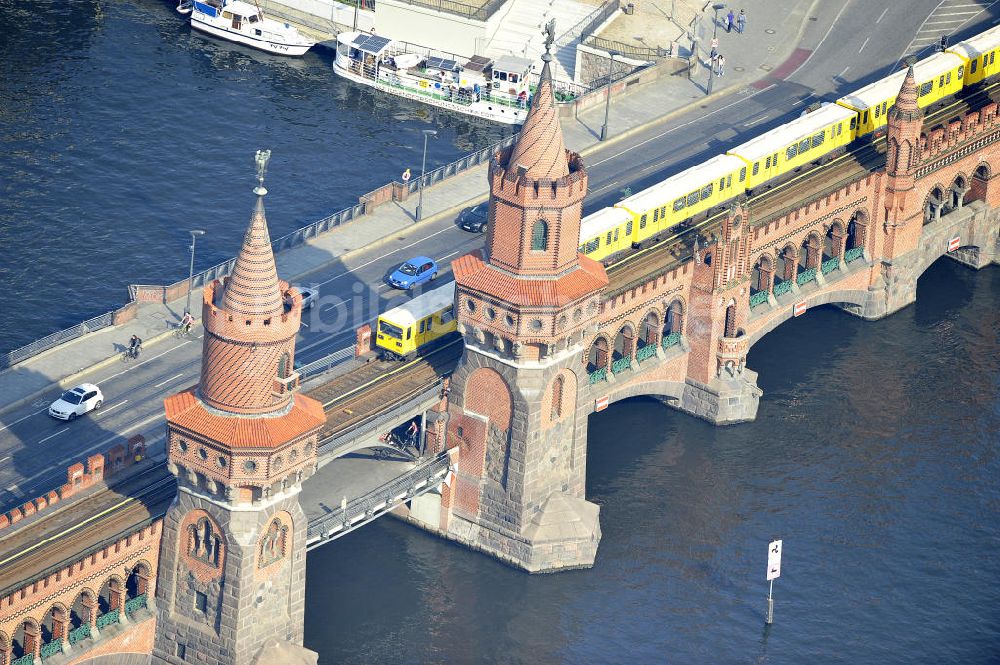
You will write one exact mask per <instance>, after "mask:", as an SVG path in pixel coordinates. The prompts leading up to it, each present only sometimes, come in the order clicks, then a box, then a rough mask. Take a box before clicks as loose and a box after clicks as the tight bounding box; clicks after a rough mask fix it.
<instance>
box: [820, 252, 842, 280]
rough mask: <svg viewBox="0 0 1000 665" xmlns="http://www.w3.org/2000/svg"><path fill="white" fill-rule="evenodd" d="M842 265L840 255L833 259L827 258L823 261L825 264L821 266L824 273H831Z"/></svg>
mask: <svg viewBox="0 0 1000 665" xmlns="http://www.w3.org/2000/svg"><path fill="white" fill-rule="evenodd" d="M839 267H840V257H839V256H835V257H833V258H832V259H827V260H826V261H823V265H822V266H820V271H821V272H822V273H823V274H824V275H829V274H830V273H831V272H833V271H834V270H836V269H837V268H839Z"/></svg>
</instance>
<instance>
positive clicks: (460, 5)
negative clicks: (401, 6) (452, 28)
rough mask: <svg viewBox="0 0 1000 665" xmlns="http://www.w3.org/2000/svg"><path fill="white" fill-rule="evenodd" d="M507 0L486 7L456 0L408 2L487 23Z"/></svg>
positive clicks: (407, 1)
mask: <svg viewBox="0 0 1000 665" xmlns="http://www.w3.org/2000/svg"><path fill="white" fill-rule="evenodd" d="M505 2H507V0H490V1H489V2H487V3H486V4H485V5H467V4H465V3H464V2H457V1H456V0H406V3H407V4H409V5H414V6H416V7H426V8H428V9H436V10H438V11H439V12H447V13H448V14H455V15H456V16H464V17H466V18H471V19H474V20H476V21H485V20H486V19H488V18H489V17H491V16H493V14H495V13H496V12H497V10H498V9H500V8H501V7H502V6H503V4H504V3H505Z"/></svg>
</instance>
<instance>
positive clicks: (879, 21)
mask: <svg viewBox="0 0 1000 665" xmlns="http://www.w3.org/2000/svg"><path fill="white" fill-rule="evenodd" d="M888 11H889V8H888V7H886V8H885V9H883V10H882V13H881V14H879V16H878V18H877V19H875V22H876V23H881V22H882V19H884V18H885V15H886V12H888Z"/></svg>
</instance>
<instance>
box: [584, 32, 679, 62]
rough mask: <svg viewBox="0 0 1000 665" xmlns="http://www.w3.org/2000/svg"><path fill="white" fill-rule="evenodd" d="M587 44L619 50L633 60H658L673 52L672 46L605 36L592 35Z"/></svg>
mask: <svg viewBox="0 0 1000 665" xmlns="http://www.w3.org/2000/svg"><path fill="white" fill-rule="evenodd" d="M586 46H590V47H591V48H596V49H599V50H601V51H618V52H619V53H620V54H622V55H624V56H625V57H627V58H631V59H632V60H646V61H649V60H656V59H657V58H664V57H666V56H668V55H670V53H671V49H670V48H663V47H660V46H655V47H654V46H634V45H632V44H626V43H625V42H616V41H615V40H613V39H605V38H604V37H591V38H589V39H588V40H587V42H586Z"/></svg>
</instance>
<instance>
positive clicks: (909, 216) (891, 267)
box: [863, 65, 940, 318]
mask: <svg viewBox="0 0 1000 665" xmlns="http://www.w3.org/2000/svg"><path fill="white" fill-rule="evenodd" d="M923 118H924V114H923V112H922V111H921V110H920V106H919V105H918V104H917V81H916V78H915V77H914V74H913V66H912V65H910V67H909V69H907V72H906V76H905V77H904V79H903V85H902V86H901V87H900V89H899V94H898V95H897V96H896V102H895V103H894V104H893V105H892V107H890V108H889V112H888V114H887V120H886V157H885V189H884V201H883V219H882V220H881V221H882V234H881V238H880V240H881V247H877V248H876V253H877V254H878V255H880V256H882V257H883V261H882V271H881V274H880V275H878V276H877V277H876V278H875V279H874V280H873V282H872V285H871V287H870V291H871V293H872V296H873V297H872V299H871V301H870V302H869V303H868V306H867V307H866V308H865V312H864V314H863V316H865V317H866V318H880V317H882V316H885V315H887V314H891V313H892V312H895V311H896V310H898V309H901V308H903V307H905V306H906V305H909V304H910V303H911V302H914V301H915V300H916V299H917V283H916V275H919V274H920V271H919V270H914V269H912V268H913V267H914V266H913V265H912V264H913V263H914V262H917V261H919V260H920V252H918V251H915V250H917V249H918V248H919V246H920V238H921V233H922V231H923V216H922V214H921V208H922V205H921V204H922V203H923V202H922V201H917V200H915V196H914V194H913V190H914V184H915V183H916V171H917V164H918V163H919V161H920V133H921V129H922V127H923ZM937 210H938V211H940V207H938V208H937ZM872 227H873V228H877V227H875V226H874V225H873V226H872Z"/></svg>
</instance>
